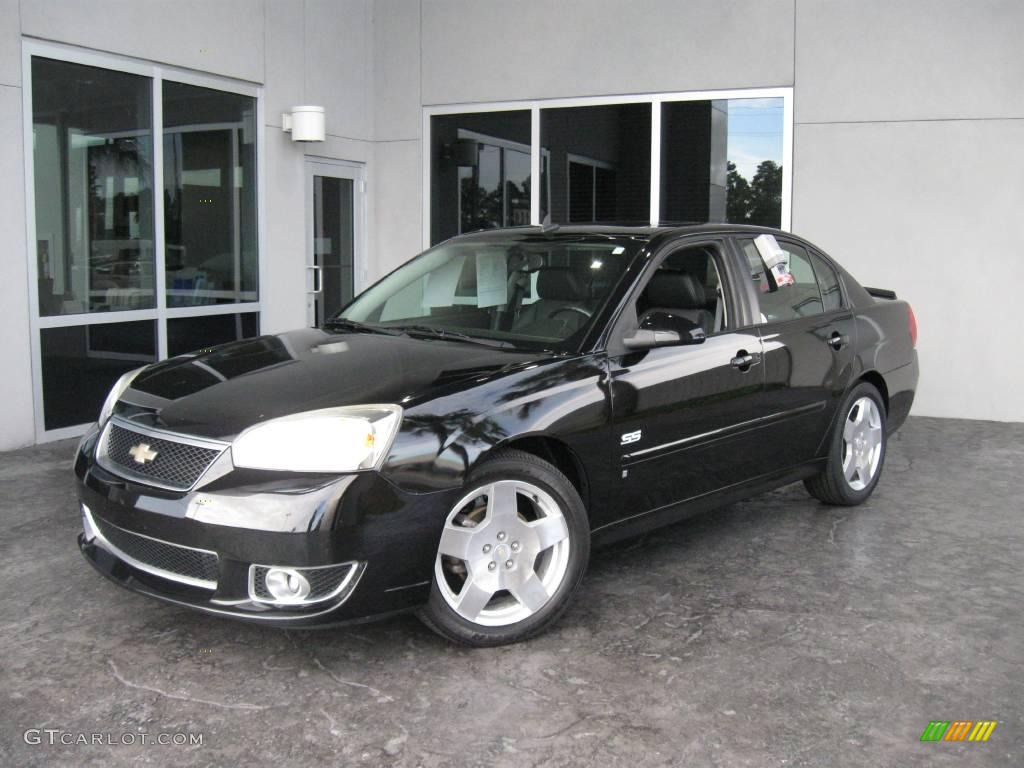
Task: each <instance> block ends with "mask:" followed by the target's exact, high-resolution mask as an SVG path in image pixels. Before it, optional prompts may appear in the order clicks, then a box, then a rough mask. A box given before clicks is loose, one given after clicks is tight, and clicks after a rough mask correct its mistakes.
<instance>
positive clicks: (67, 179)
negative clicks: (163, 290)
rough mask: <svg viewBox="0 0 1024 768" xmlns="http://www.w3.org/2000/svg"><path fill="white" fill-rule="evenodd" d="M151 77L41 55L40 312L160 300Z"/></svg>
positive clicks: (37, 162) (35, 96)
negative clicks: (157, 294)
mask: <svg viewBox="0 0 1024 768" xmlns="http://www.w3.org/2000/svg"><path fill="white" fill-rule="evenodd" d="M150 90H151V81H150V79H149V78H146V77H140V76H138V75H128V74H125V73H123V72H113V71H111V70H108V69H99V68H97V67H87V66H83V65H81V64H69V63H67V62H63V61H52V60H50V59H43V58H39V57H33V59H32V141H33V147H34V149H33V153H32V154H33V170H34V178H35V217H36V242H35V244H34V251H35V255H36V259H37V266H38V273H39V284H38V286H37V290H38V292H39V314H40V315H43V316H46V315H61V314H75V313H80V312H104V311H114V310H129V309H143V308H149V307H153V306H155V291H154V285H155V280H154V255H153V139H152V118H151V115H152V109H151V104H150Z"/></svg>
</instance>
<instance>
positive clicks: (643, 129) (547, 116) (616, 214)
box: [540, 104, 651, 224]
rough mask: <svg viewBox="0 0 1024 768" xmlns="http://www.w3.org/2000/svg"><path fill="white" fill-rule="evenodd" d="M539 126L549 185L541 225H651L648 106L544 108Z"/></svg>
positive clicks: (542, 203)
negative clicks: (548, 223) (585, 223)
mask: <svg viewBox="0 0 1024 768" xmlns="http://www.w3.org/2000/svg"><path fill="white" fill-rule="evenodd" d="M540 126H541V146H542V147H543V148H544V150H545V151H546V152H548V153H550V164H549V170H548V175H549V177H550V185H551V197H550V201H547V200H544V199H542V201H541V221H550V222H551V223H555V224H568V223H573V222H592V221H604V222H612V221H615V222H634V223H637V224H641V223H646V222H648V221H649V220H650V199H651V105H650V104H617V105H608V106H598V107H563V108H557V109H542V110H541V113H540ZM547 183H548V181H547V179H545V184H547ZM542 189H543V188H542ZM546 206H549V207H546Z"/></svg>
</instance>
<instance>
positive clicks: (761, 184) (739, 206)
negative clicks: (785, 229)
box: [725, 160, 782, 227]
mask: <svg viewBox="0 0 1024 768" xmlns="http://www.w3.org/2000/svg"><path fill="white" fill-rule="evenodd" d="M726 169H727V171H728V176H727V177H726V191H727V193H728V197H727V199H726V204H725V212H726V218H727V220H728V221H730V222H732V223H734V224H757V225H759V226H762V227H777V226H779V223H780V222H781V221H782V166H781V165H777V164H776V163H775V162H774V161H772V160H764V161H762V162H761V163H760V165H758V166H757V173H755V174H754V180H753V182H748V181H747V180H746V179H745V178H744V177H743V176H742V175H741V174H740V172H739V171H738V170H737V169H736V164H735V163H732V162H730V163H728V164H727V165H726Z"/></svg>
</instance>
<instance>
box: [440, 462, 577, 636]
mask: <svg viewBox="0 0 1024 768" xmlns="http://www.w3.org/2000/svg"><path fill="white" fill-rule="evenodd" d="M569 547H570V541H569V526H568V523H567V522H566V519H565V515H563V514H562V510H561V507H559V505H558V503H557V502H556V501H555V500H554V498H552V497H551V495H550V494H548V493H546V492H545V491H543V490H542V489H540V488H538V487H537V486H535V485H532V484H531V483H527V482H524V481H522V480H500V481H497V482H494V483H488V484H486V485H483V486H480V487H479V488H476V489H475V490H473V491H472V492H471V493H468V494H466V496H464V497H463V498H462V500H461V501H459V503H458V504H456V505H455V508H454V509H453V510H452V511H451V513H450V514H449V515H448V519H447V520H445V524H444V530H443V531H442V532H441V543H440V544H439V545H438V551H437V558H436V560H435V563H434V574H435V576H436V579H437V585H438V588H439V589H440V591H441V595H442V596H443V597H444V599H445V602H447V603H448V605H449V606H450V607H451V608H452V610H453V611H455V612H456V613H457V614H458V615H459V616H461V617H462V618H464V619H466V620H467V621H471V622H473V623H474V624H480V625H482V626H489V627H500V626H507V625H509V624H515V623H517V622H520V621H522V620H523V619H526V618H529V617H530V616H532V615H533V614H535V613H536V612H537V611H539V610H540V609H541V608H543V607H544V606H545V605H547V603H548V601H549V600H550V599H551V596H552V595H554V594H555V592H556V591H557V590H558V588H559V587H560V586H561V584H562V581H563V580H564V578H565V573H566V569H567V568H568V565H569ZM460 582H461V583H460Z"/></svg>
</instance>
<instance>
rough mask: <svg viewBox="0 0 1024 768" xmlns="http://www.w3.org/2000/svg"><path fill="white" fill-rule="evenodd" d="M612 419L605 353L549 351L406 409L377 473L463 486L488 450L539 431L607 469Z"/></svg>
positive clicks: (435, 486)
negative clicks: (536, 360)
mask: <svg viewBox="0 0 1024 768" xmlns="http://www.w3.org/2000/svg"><path fill="white" fill-rule="evenodd" d="M610 423H611V407H610V400H609V393H608V387H607V370H606V364H605V361H604V359H603V357H598V356H595V355H590V356H586V357H578V358H571V359H554V360H551V361H549V362H545V363H541V364H538V365H536V366H532V367H530V368H528V369H525V370H521V371H516V372H513V373H511V374H507V375H503V376H497V377H495V378H493V379H489V380H487V381H484V382H480V383H477V385H476V386H474V387H472V388H470V389H466V390H462V391H460V392H457V393H452V394H448V395H445V396H443V397H440V398H437V399H434V400H432V401H430V402H428V403H423V404H421V405H418V406H416V407H415V408H411V409H409V410H408V411H407V412H406V414H405V417H404V418H403V420H402V426H401V427H400V429H399V434H398V436H397V437H396V439H395V443H394V446H393V447H392V449H391V453H390V455H389V457H388V460H387V461H386V462H385V466H384V468H383V469H382V474H384V475H385V476H386V477H388V478H389V479H390V480H391V481H392V482H394V483H395V484H396V485H398V486H399V487H400V488H403V489H405V490H409V491H413V492H428V491H436V490H446V489H450V488H454V487H461V486H462V485H464V484H465V482H466V478H467V476H468V475H469V473H470V472H471V471H472V470H473V468H474V467H475V466H476V465H477V464H478V463H479V462H480V461H482V460H483V459H484V458H485V457H486V456H487V454H488V453H489V452H491V451H493V450H495V449H497V448H500V447H502V446H505V445H508V444H509V443H511V442H513V441H515V440H518V439H521V438H524V437H536V436H545V437H553V438H556V439H557V440H559V441H560V442H562V443H564V444H566V445H567V446H568V447H569V448H570V449H571V450H572V451H573V453H575V454H576V455H577V456H578V457H579V460H580V462H581V463H583V464H584V466H585V467H586V468H587V470H588V473H590V472H591V471H606V470H607V469H608V461H609V460H610V458H611V454H610V451H609V450H608V447H609V445H610V444H609V442H608V434H609V430H610Z"/></svg>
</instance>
